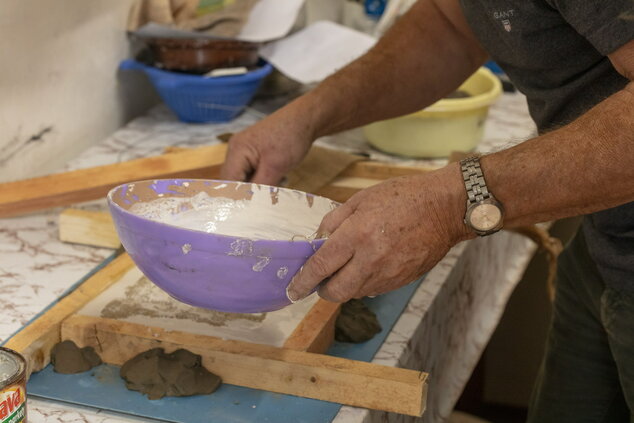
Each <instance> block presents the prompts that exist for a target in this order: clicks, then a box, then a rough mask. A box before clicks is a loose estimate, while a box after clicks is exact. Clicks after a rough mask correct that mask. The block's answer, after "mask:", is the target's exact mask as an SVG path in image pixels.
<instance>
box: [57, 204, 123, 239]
mask: <svg viewBox="0 0 634 423" xmlns="http://www.w3.org/2000/svg"><path fill="white" fill-rule="evenodd" d="M58 230H59V239H60V241H64V242H72V243H75V244H84V245H91V246H94V247H105V248H119V247H120V246H121V241H119V236H118V235H117V231H116V229H115V227H114V222H113V221H112V216H110V213H107V212H101V211H88V210H79V209H66V210H64V211H63V212H62V213H60V215H59V221H58Z"/></svg>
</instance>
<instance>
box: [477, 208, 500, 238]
mask: <svg viewBox="0 0 634 423" xmlns="http://www.w3.org/2000/svg"><path fill="white" fill-rule="evenodd" d="M501 220H502V211H501V210H500V209H499V208H498V207H497V206H494V205H493V204H479V205H477V206H476V207H475V208H474V209H473V210H472V211H471V214H470V215H469V222H470V223H471V226H473V227H474V228H475V229H476V230H478V231H483V232H485V231H490V230H491V229H494V228H495V227H497V226H498V225H499V224H500V221H501Z"/></svg>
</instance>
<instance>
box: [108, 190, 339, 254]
mask: <svg viewBox="0 0 634 423" xmlns="http://www.w3.org/2000/svg"><path fill="white" fill-rule="evenodd" d="M156 181H184V182H189V181H207V182H220V183H225V184H226V183H231V184H254V185H258V186H262V187H268V188H277V189H282V190H285V191H294V192H298V193H301V194H305V195H308V196H311V197H316V198H323V199H325V200H328V201H330V202H331V203H332V204H336V205H337V207H338V206H339V205H341V203H339V202H337V201H334V200H331V199H330V198H328V197H323V196H321V195H316V194H312V193H310V192H304V191H300V190H296V189H292V188H285V187H277V186H273V185H266V184H257V183H255V182H241V181H230V180H224V179H204V178H159V179H143V180H138V181H130V182H125V183H123V184H119V185H117V186H116V187H113V188H111V189H110V190H109V191H108V194H107V195H106V200H107V202H108V206H109V207H114V208H115V209H117V211H118V212H120V213H122V214H124V215H127V216H129V217H132V218H136V219H140V220H142V221H144V222H150V223H152V224H157V225H161V226H165V227H167V228H171V229H178V230H181V231H187V232H191V233H194V234H204V235H213V236H214V237H219V238H220V239H227V240H229V239H231V240H236V239H249V240H250V241H252V242H253V243H262V242H265V243H273V245H280V246H281V245H283V244H287V243H289V242H293V243H300V244H305V245H309V246H311V247H314V246H315V245H318V246H320V245H321V244H323V243H324V242H325V241H326V240H327V239H328V238H315V239H311V240H309V239H305V240H304V239H298V240H292V239H291V240H284V239H261V238H260V239H252V238H247V237H241V236H234V235H225V234H218V233H210V232H205V231H200V230H196V229H190V228H183V227H182V226H176V225H171V224H169V223H165V222H160V221H158V220H153V219H148V218H146V217H144V216H140V215H138V214H135V213H132V212H130V211H128V210H126V209H124V208H123V207H121V206H120V205H119V204H117V203H116V202H115V201H114V200H113V199H112V197H113V195H114V192H115V191H116V190H118V189H119V188H121V187H122V186H124V185H129V184H137V183H142V182H151V183H156ZM110 214H111V215H112V212H110ZM115 226H116V225H115Z"/></svg>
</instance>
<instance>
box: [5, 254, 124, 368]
mask: <svg viewBox="0 0 634 423" xmlns="http://www.w3.org/2000/svg"><path fill="white" fill-rule="evenodd" d="M133 266H134V264H133V263H132V259H131V258H130V257H129V256H128V255H127V254H122V255H120V256H119V257H117V258H115V259H114V260H113V261H112V262H110V263H108V264H107V265H106V266H105V267H104V268H103V269H101V270H100V271H98V272H97V273H95V274H94V275H93V276H92V277H90V278H88V279H87V280H86V281H85V282H84V283H83V284H81V285H80V286H79V287H78V288H77V289H75V290H74V291H73V292H72V293H70V294H69V295H68V296H66V297H64V298H62V299H61V300H60V301H59V302H58V303H57V304H55V305H54V306H53V307H51V308H50V309H49V310H47V311H46V312H45V313H44V314H42V315H41V316H40V317H38V318H37V319H36V320H34V321H33V322H31V323H30V324H29V325H28V326H26V327H25V328H24V329H22V330H21V331H20V332H18V333H17V334H16V335H14V336H13V337H12V338H11V339H10V340H9V341H8V342H7V344H6V345H5V346H6V347H7V348H11V349H12V350H15V351H18V352H19V353H21V354H22V355H23V356H24V357H25V358H26V360H27V362H28V363H29V371H38V370H42V369H43V368H44V367H46V365H47V364H48V363H49V362H50V351H51V348H53V345H55V344H56V343H58V342H60V328H61V323H62V321H63V320H64V319H66V318H67V317H68V316H70V315H71V314H73V313H75V312H77V311H78V310H79V309H81V308H82V307H83V306H84V305H86V304H87V303H88V302H89V301H90V300H92V299H93V298H94V297H96V296H97V295H98V294H100V293H101V292H103V291H104V290H105V289H106V288H108V287H109V286H110V285H112V284H113V283H114V282H116V281H118V280H119V279H120V278H121V277H122V276H123V275H124V274H125V273H127V272H128V271H129V270H130V269H131V268H132V267H133Z"/></svg>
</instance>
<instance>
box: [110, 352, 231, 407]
mask: <svg viewBox="0 0 634 423" xmlns="http://www.w3.org/2000/svg"><path fill="white" fill-rule="evenodd" d="M120 375H121V377H122V378H123V379H124V380H125V384H126V387H127V388H128V389H130V390H133V391H139V392H141V393H143V394H146V395H147V396H148V398H149V399H151V400H153V399H160V398H163V397H164V396H170V397H185V396H190V395H204V394H211V393H212V392H214V391H215V390H216V389H218V387H219V386H220V383H221V382H222V380H221V379H220V377H218V376H216V375H215V374H213V373H211V372H209V371H208V370H207V369H205V368H204V367H203V366H202V360H201V357H200V356H199V355H197V354H194V353H192V352H190V351H187V350H184V349H180V350H176V351H174V352H173V353H171V354H166V353H165V351H164V350H163V348H153V349H151V350H148V351H145V352H142V353H140V354H138V355H137V356H135V357H133V358H131V359H130V360H128V361H126V362H125V363H124V364H123V366H121V370H120Z"/></svg>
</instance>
